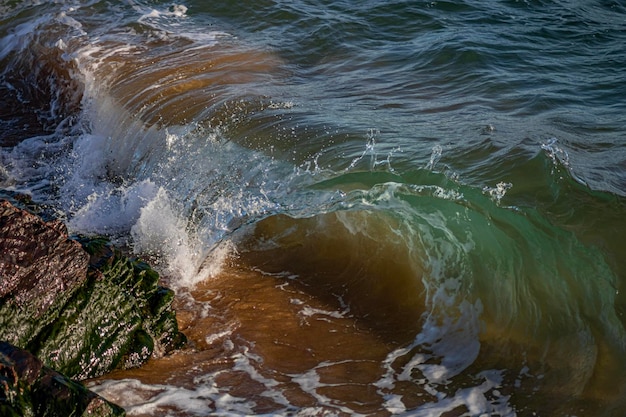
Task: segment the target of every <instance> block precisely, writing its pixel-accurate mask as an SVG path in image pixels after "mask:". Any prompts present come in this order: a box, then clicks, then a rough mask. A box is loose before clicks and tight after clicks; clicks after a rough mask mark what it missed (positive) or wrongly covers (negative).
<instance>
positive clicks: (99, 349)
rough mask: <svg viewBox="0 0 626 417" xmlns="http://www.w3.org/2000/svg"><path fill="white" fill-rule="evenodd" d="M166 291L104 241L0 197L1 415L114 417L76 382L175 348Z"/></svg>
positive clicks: (19, 200) (144, 267)
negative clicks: (76, 233)
mask: <svg viewBox="0 0 626 417" xmlns="http://www.w3.org/2000/svg"><path fill="white" fill-rule="evenodd" d="M173 298H174V293H173V291H172V290H170V289H167V288H164V287H162V286H160V285H159V275H158V273H157V272H156V271H154V270H153V269H152V268H150V266H149V265H148V264H146V263H144V262H142V261H140V260H137V259H133V258H130V257H127V256H125V255H124V254H123V253H122V252H120V251H119V250H117V249H115V248H114V247H112V246H111V245H110V243H109V242H108V241H107V240H106V239H105V238H101V237H95V238H94V237H78V236H74V237H70V236H69V235H68V231H67V229H66V227H65V225H64V224H63V223H62V222H61V221H59V220H54V219H50V218H49V216H46V215H45V214H42V213H41V212H40V208H38V207H37V206H36V205H35V204H33V203H32V201H30V199H29V198H28V197H27V196H23V195H19V194H14V193H10V192H1V193H0V341H2V342H1V343H0V414H2V415H8V416H12V415H16V416H17V415H33V416H63V415H78V416H80V415H85V416H86V415H90V416H92V415H96V416H120V415H124V410H123V409H121V408H120V407H118V406H116V405H113V404H110V403H108V402H107V401H106V400H104V399H102V398H100V397H98V396H97V395H96V394H94V393H92V392H90V391H88V390H87V389H86V388H84V386H83V385H82V384H80V383H79V382H76V381H82V380H85V379H88V378H93V377H97V376H101V375H104V374H106V373H108V372H110V371H112V370H114V369H128V368H132V367H137V366H140V365H142V364H143V363H145V362H146V361H147V360H148V359H149V358H150V357H153V356H160V355H164V354H167V353H169V352H172V351H173V350H176V349H179V348H181V347H182V346H183V345H184V344H185V341H186V338H185V336H184V335H183V334H182V333H181V332H179V330H178V324H177V321H176V315H175V312H174V311H173V309H172V307H171V304H172V301H173Z"/></svg>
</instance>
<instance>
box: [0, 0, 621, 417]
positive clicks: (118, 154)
mask: <svg viewBox="0 0 626 417" xmlns="http://www.w3.org/2000/svg"><path fill="white" fill-rule="evenodd" d="M0 187H2V188H5V189H14V190H18V191H22V192H28V193H30V194H31V195H32V196H33V199H34V200H35V201H37V202H39V203H41V204H43V205H45V206H46V207H47V208H48V210H51V211H53V212H55V213H56V215H58V216H60V217H61V218H62V219H64V220H65V221H66V223H67V225H68V227H69V229H70V231H71V232H72V233H75V234H88V235H106V236H108V237H110V239H112V240H113V241H114V242H115V243H116V244H118V245H120V246H121V247H125V248H126V249H127V250H129V251H132V252H134V253H135V254H137V256H141V257H143V258H145V259H148V260H149V261H150V262H151V263H152V264H153V265H155V267H156V268H157V269H158V270H159V272H160V273H161V275H162V278H163V282H164V284H165V285H168V286H170V287H172V288H173V289H175V291H176V293H177V299H176V302H175V303H176V308H177V311H178V318H179V321H180V327H181V329H182V330H183V331H184V332H185V334H186V335H187V336H188V338H189V340H190V343H189V346H188V347H187V348H186V349H184V350H183V351H181V352H178V353H176V354H174V355H172V356H167V357H162V358H154V359H153V360H151V361H150V362H149V363H148V364H147V365H146V366H145V367H143V368H141V369H136V370H129V371H120V372H115V373H113V374H111V375H107V376H105V377H103V378H101V379H99V380H96V381H90V382H89V386H90V387H91V388H92V389H94V390H95V391H97V392H98V393H100V394H101V395H103V396H105V397H106V398H108V399H110V400H112V401H116V402H118V403H119V404H120V405H122V406H124V407H125V408H126V410H127V412H128V414H129V415H130V416H209V415H219V416H240V415H282V416H287V415H289V416H351V415H363V416H365V415H367V416H390V415H401V416H441V415H445V416H479V415H500V416H515V415H519V416H531V415H532V416H534V415H540V416H594V417H595V416H623V415H626V329H625V324H626V317H625V316H624V314H625V312H626V238H625V237H626V3H624V1H622V0H589V1H568V0H554V1H548V0H527V1H526V0H520V1H514V0H493V1H477V0H459V1H380V0H363V1H335V0H320V1H316V2H313V1H309V0H294V1H281V0H254V1H251V0H244V1H200V0H185V1H175V2H162V1H148V0H137V1H135V0H128V1H119V2H118V1H81V2H79V1H55V2H52V1H7V0H2V1H0Z"/></svg>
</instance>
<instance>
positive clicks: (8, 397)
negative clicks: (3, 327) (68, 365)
mask: <svg viewBox="0 0 626 417" xmlns="http://www.w3.org/2000/svg"><path fill="white" fill-rule="evenodd" d="M0 415H3V416H16V417H17V416H41V417H47V416H50V417H57V416H94V417H114V416H124V415H125V412H124V409H123V408H121V407H119V406H117V405H115V404H111V403H110V402H108V401H106V400H105V399H104V398H102V397H100V396H98V395H97V394H95V393H93V392H92V391H89V390H88V389H87V388H85V387H84V386H83V385H82V384H79V383H77V382H74V381H72V380H70V379H68V378H67V377H65V376H63V375H61V374H60V373H58V372H56V371H54V370H52V369H50V368H48V367H46V366H44V365H43V363H42V362H41V361H40V360H39V359H38V358H36V357H35V356H33V355H32V354H31V353H30V352H28V351H25V350H23V349H19V348H17V347H15V346H13V345H11V344H9V343H6V342H0Z"/></svg>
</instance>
